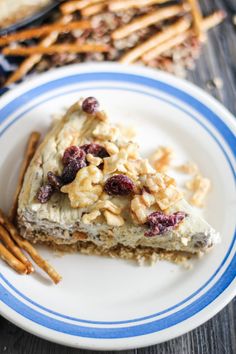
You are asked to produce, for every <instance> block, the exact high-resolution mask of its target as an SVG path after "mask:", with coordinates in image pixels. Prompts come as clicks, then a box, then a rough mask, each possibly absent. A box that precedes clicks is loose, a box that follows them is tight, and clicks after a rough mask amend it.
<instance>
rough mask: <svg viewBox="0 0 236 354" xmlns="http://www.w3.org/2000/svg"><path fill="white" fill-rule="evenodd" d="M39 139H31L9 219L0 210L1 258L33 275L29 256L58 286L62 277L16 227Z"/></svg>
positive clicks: (34, 135) (24, 272) (36, 134)
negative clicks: (21, 198)
mask: <svg viewBox="0 0 236 354" xmlns="http://www.w3.org/2000/svg"><path fill="white" fill-rule="evenodd" d="M39 138H40V134H39V133H37V132H33V133H32V134H31V135H30V137H29V140H28V144H27V147H26V150H25V154H24V159H23V162H22V164H21V168H20V173H19V178H18V184H17V188H16V192H15V195H14V201H13V206H12V208H11V211H10V214H9V217H8V216H6V215H5V214H4V213H3V211H2V210H1V209H0V258H2V259H3V260H4V261H5V262H6V263H7V264H8V265H9V266H10V267H11V268H12V269H14V270H15V271H16V272H17V273H19V274H31V273H33V272H34V271H35V269H34V265H33V264H32V262H31V261H30V260H29V259H28V257H27V254H28V255H29V256H30V258H31V259H32V260H33V261H34V263H35V264H36V265H37V266H38V267H39V268H41V269H42V270H43V271H44V272H46V273H47V274H48V275H49V277H50V278H51V279H52V280H53V282H54V283H55V284H57V283H59V282H60V280H61V276H60V275H59V274H58V273H57V272H56V270H55V269H54V268H53V267H52V266H51V265H50V264H49V263H48V262H47V261H46V260H44V259H43V258H42V257H41V256H40V254H39V253H38V251H37V250H36V249H35V248H34V247H33V246H32V244H31V243H30V242H28V241H27V240H26V239H24V238H23V237H21V236H20V234H19V232H18V230H17V228H16V227H15V225H14V221H15V217H16V211H17V205H18V197H19V193H20V190H21V188H22V184H23V180H24V175H25V172H26V170H27V167H28V166H29V163H30V161H31V159H32V157H33V155H34V153H35V151H36V148H37V143H38V141H39Z"/></svg>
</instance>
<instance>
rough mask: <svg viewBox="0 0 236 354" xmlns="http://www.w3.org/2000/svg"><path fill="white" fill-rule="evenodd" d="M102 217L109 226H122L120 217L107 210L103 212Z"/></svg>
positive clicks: (122, 220)
mask: <svg viewBox="0 0 236 354" xmlns="http://www.w3.org/2000/svg"><path fill="white" fill-rule="evenodd" d="M104 216H105V219H106V221H107V224H108V225H110V226H122V225H124V223H125V222H124V219H123V218H122V217H121V216H120V215H115V214H113V213H111V212H110V211H108V210H105V211H104Z"/></svg>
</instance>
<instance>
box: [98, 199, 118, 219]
mask: <svg viewBox="0 0 236 354" xmlns="http://www.w3.org/2000/svg"><path fill="white" fill-rule="evenodd" d="M94 209H95V210H108V211H110V212H111V213H113V214H116V215H119V214H120V213H121V208H119V207H118V206H116V205H115V204H114V203H112V202H111V201H110V200H99V201H98V202H97V203H96V204H95V205H94Z"/></svg>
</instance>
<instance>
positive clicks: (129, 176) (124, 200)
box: [18, 97, 219, 258]
mask: <svg viewBox="0 0 236 354" xmlns="http://www.w3.org/2000/svg"><path fill="white" fill-rule="evenodd" d="M18 226H19V229H20V232H21V235H22V236H23V237H25V238H27V239H29V240H31V241H33V242H38V241H40V242H49V243H50V244H52V245H71V246H73V247H74V248H76V247H77V248H78V249H80V250H82V251H84V252H85V250H86V252H87V253H90V252H89V251H87V250H88V249H91V250H96V253H97V254H98V253H100V254H108V255H112V256H113V254H114V252H113V251H114V250H119V252H118V253H119V255H120V256H122V252H123V255H124V253H125V252H126V253H127V254H129V255H130V257H127V258H132V255H134V258H135V257H136V255H137V254H144V255H145V254H147V253H149V254H150V253H152V252H156V253H158V252H160V250H164V251H163V252H167V251H171V252H173V251H174V252H185V253H186V252H187V253H188V254H195V253H199V252H205V251H207V250H208V249H210V248H211V247H212V246H213V245H214V244H215V243H217V242H219V236H218V234H217V233H216V232H215V231H214V229H213V228H212V227H211V226H210V225H209V224H208V223H207V222H206V221H204V220H203V219H202V218H200V217H199V216H198V215H196V214H195V213H194V211H193V209H192V208H191V207H190V206H189V204H188V203H187V202H186V201H185V200H184V199H183V196H182V193H181V192H180V191H179V190H178V188H177V187H176V183H175V180H174V179H173V178H171V177H169V176H167V175H166V174H164V173H160V172H157V171H156V170H154V169H153V167H152V166H151V165H150V163H149V162H148V160H147V159H143V158H141V156H140V154H139V147H138V145H137V144H136V143H135V142H134V141H130V140H129V138H127V136H125V135H123V134H122V129H120V128H119V127H118V126H116V125H112V124H111V123H109V122H108V119H107V116H106V114H105V113H104V112H103V111H101V110H100V109H99V104H98V101H97V100H96V99H95V98H93V97H88V98H87V99H86V100H84V101H83V100H81V101H79V102H77V103H75V104H74V105H73V106H72V107H71V108H70V109H69V110H68V111H67V113H66V114H65V116H64V117H63V118H62V119H61V120H60V121H59V122H57V123H56V125H54V127H53V129H52V130H51V131H50V132H49V133H48V134H47V136H46V138H45V139H44V141H43V143H42V144H41V146H40V147H39V148H38V150H37V152H36V154H35V156H34V158H33V160H32V162H31V164H30V166H29V168H28V171H27V173H26V175H25V179H24V184H23V188H22V191H21V194H20V197H19V207H18ZM121 250H122V251H121ZM123 258H124V257H123Z"/></svg>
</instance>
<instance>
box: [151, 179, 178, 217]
mask: <svg viewBox="0 0 236 354" xmlns="http://www.w3.org/2000/svg"><path fill="white" fill-rule="evenodd" d="M144 185H145V186H146V187H148V189H149V190H150V192H151V193H152V194H153V196H154V197H155V200H156V203H157V204H158V206H159V207H160V208H161V210H165V209H167V208H169V207H170V206H172V205H173V204H175V203H176V202H177V201H178V200H180V199H182V193H181V192H180V191H179V190H178V189H177V188H176V186H175V180H174V179H173V178H171V177H169V176H167V175H162V174H160V173H156V174H155V175H149V176H145V179H144Z"/></svg>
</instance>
